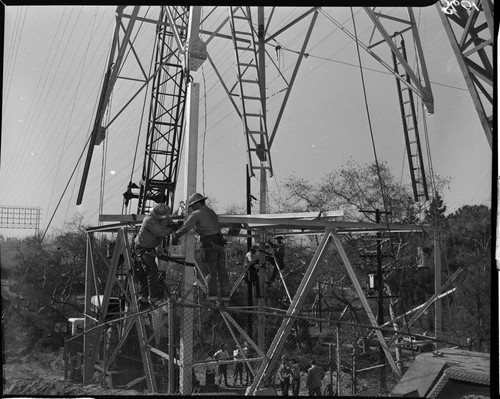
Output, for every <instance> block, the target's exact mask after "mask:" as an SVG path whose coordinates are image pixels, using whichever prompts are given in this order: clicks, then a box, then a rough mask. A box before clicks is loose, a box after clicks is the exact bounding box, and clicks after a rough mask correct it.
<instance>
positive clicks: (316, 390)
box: [307, 359, 325, 396]
mask: <svg viewBox="0 0 500 399" xmlns="http://www.w3.org/2000/svg"><path fill="white" fill-rule="evenodd" d="M324 377H325V371H324V370H323V368H322V367H319V366H317V365H316V360H314V359H313V360H311V367H310V368H309V370H307V389H308V390H309V396H321V382H322V381H323V378H324Z"/></svg>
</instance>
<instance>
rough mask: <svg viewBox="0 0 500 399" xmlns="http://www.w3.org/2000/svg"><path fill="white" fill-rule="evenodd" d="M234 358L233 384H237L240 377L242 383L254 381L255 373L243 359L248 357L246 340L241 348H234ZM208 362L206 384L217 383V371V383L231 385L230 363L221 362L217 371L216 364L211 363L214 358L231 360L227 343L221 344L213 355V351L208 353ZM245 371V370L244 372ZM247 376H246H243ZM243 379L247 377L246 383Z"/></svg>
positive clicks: (246, 383)
mask: <svg viewBox="0 0 500 399" xmlns="http://www.w3.org/2000/svg"><path fill="white" fill-rule="evenodd" d="M232 355H233V356H232V358H233V360H235V361H236V362H235V363H234V367H233V384H234V385H237V382H238V377H239V380H240V385H248V384H251V383H252V382H253V374H252V372H251V370H250V367H249V366H248V364H247V363H245V362H243V361H242V360H243V359H245V358H248V344H247V343H246V342H245V343H244V344H243V346H242V347H241V349H240V348H239V347H236V348H235V349H234V350H233V353H232ZM206 360H207V362H208V364H207V367H206V370H205V385H212V384H215V380H216V378H215V377H216V372H217V384H218V385H223V384H224V385H226V386H228V387H229V386H231V384H229V382H228V372H229V364H228V363H224V362H221V363H220V364H218V365H217V366H218V367H217V371H216V367H215V366H216V365H215V364H213V363H211V362H213V361H214V360H215V361H227V360H231V356H230V354H229V352H228V351H227V347H226V344H221V346H220V349H219V350H218V351H217V352H215V353H214V354H213V356H212V355H211V353H209V354H208V358H207V359H206ZM243 371H245V372H243ZM243 377H245V378H243ZM243 379H245V383H243Z"/></svg>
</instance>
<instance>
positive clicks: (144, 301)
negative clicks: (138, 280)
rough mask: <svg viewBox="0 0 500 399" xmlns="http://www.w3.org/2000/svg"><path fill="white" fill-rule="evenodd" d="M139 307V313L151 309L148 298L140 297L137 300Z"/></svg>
mask: <svg viewBox="0 0 500 399" xmlns="http://www.w3.org/2000/svg"><path fill="white" fill-rule="evenodd" d="M137 305H138V306H139V312H141V311H143V310H146V309H147V308H149V301H148V298H146V297H144V296H140V297H139V298H137Z"/></svg>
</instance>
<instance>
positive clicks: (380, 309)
mask: <svg viewBox="0 0 500 399" xmlns="http://www.w3.org/2000/svg"><path fill="white" fill-rule="evenodd" d="M380 213H381V212H380V210H378V209H375V222H376V223H377V224H378V223H380ZM384 213H385V212H384ZM383 290H384V277H383V276H382V234H381V233H377V291H378V295H377V324H378V325H379V326H381V325H382V324H384V292H383ZM379 359H380V364H381V365H383V366H382V367H380V388H381V390H382V391H385V388H386V379H385V355H384V351H383V349H382V346H381V345H380V346H379Z"/></svg>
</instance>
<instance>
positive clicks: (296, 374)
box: [290, 358, 300, 396]
mask: <svg viewBox="0 0 500 399" xmlns="http://www.w3.org/2000/svg"><path fill="white" fill-rule="evenodd" d="M290 374H291V376H292V396H299V392H300V367H299V363H298V362H297V359H295V358H293V359H292V365H291V366H290Z"/></svg>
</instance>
